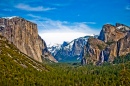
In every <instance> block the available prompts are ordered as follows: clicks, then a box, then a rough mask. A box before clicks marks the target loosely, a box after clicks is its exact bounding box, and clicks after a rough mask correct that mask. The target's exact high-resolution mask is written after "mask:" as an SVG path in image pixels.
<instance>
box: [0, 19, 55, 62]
mask: <svg viewBox="0 0 130 86" xmlns="http://www.w3.org/2000/svg"><path fill="white" fill-rule="evenodd" d="M0 35H2V36H4V37H6V38H7V39H8V40H9V41H10V42H12V43H13V44H14V45H15V46H16V47H17V48H18V49H19V50H20V51H21V52H23V53H24V54H26V55H28V56H30V57H32V58H34V59H35V60H37V61H39V62H42V58H41V57H42V56H45V53H48V55H46V57H48V58H51V60H52V61H55V62H56V60H55V59H54V57H52V56H51V54H49V52H48V50H47V46H46V43H45V41H44V40H43V39H42V38H41V37H40V36H39V35H38V30H37V25H36V24H35V23H32V22H30V21H27V20H25V19H23V18H20V17H7V18H0Z"/></svg>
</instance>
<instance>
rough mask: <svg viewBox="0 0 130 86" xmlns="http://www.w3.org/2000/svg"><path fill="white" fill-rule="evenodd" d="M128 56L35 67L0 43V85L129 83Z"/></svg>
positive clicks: (101, 85) (129, 85)
mask: <svg viewBox="0 0 130 86" xmlns="http://www.w3.org/2000/svg"><path fill="white" fill-rule="evenodd" d="M12 49H13V50H12ZM129 58H130V54H128V55H126V56H123V57H118V58H116V59H115V61H114V62H113V63H112V64H109V63H104V64H103V65H101V66H94V65H85V66H81V65H80V64H76V63H74V64H71V63H69V64H67V63H57V64H55V63H52V64H48V65H47V66H46V65H44V64H41V66H40V65H38V66H37V64H34V63H33V62H32V61H31V60H29V59H27V58H26V57H25V56H24V55H23V54H20V53H18V52H17V50H15V47H14V46H12V45H10V44H6V45H5V44H4V43H2V42H0V86H130V60H129ZM30 64H32V65H30ZM39 64H40V63H39ZM36 67H37V68H36Z"/></svg>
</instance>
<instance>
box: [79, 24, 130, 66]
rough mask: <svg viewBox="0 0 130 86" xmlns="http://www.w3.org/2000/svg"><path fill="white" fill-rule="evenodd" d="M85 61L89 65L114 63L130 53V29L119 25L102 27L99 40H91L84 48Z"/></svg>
mask: <svg viewBox="0 0 130 86" xmlns="http://www.w3.org/2000/svg"><path fill="white" fill-rule="evenodd" d="M83 53H84V54H83V59H82V61H81V63H82V64H84V63H83V61H84V59H85V60H86V61H85V62H86V63H87V64H89V63H92V64H94V65H99V64H101V63H103V62H104V61H108V62H112V61H113V60H114V59H115V58H116V57H118V56H123V55H127V54H128V53H130V27H128V26H126V25H124V24H119V23H117V24H116V25H115V26H114V25H110V24H106V25H104V26H103V27H102V30H101V32H100V35H99V37H98V38H89V39H88V41H87V44H86V45H85V47H84V52H83Z"/></svg>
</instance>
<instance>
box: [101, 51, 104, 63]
mask: <svg viewBox="0 0 130 86" xmlns="http://www.w3.org/2000/svg"><path fill="white" fill-rule="evenodd" d="M103 62H104V53H103V51H102V53H101V63H103Z"/></svg>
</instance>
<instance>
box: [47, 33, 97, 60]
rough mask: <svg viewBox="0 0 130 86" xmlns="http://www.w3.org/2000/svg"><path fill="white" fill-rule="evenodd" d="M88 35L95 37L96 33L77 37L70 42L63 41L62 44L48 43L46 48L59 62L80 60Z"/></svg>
mask: <svg viewBox="0 0 130 86" xmlns="http://www.w3.org/2000/svg"><path fill="white" fill-rule="evenodd" d="M89 37H95V38H97V35H93V36H84V37H79V38H77V39H74V40H72V41H71V42H66V41H64V42H63V44H55V45H49V46H48V50H49V51H50V52H51V54H52V55H53V56H54V57H55V59H56V60H57V61H59V62H70V61H71V62H74V61H80V60H81V59H82V57H83V47H84V46H85V45H86V43H87V40H88V38H89Z"/></svg>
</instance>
